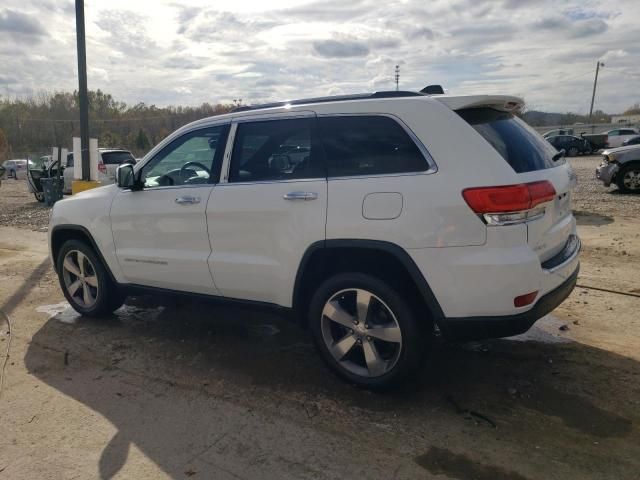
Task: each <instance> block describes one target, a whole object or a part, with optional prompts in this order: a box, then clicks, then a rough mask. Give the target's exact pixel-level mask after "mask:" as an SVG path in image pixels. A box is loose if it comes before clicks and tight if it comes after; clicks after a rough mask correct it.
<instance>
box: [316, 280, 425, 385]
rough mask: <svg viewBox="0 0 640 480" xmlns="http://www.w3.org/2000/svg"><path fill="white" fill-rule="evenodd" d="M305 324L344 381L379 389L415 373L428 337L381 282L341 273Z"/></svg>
mask: <svg viewBox="0 0 640 480" xmlns="http://www.w3.org/2000/svg"><path fill="white" fill-rule="evenodd" d="M309 322H310V327H311V331H312V333H313V337H314V341H315V344H316V347H317V348H318V350H319V352H320V354H321V356H322V358H323V360H324V361H325V362H326V364H327V365H328V366H329V367H330V368H331V369H332V370H333V371H334V372H335V373H337V374H338V375H339V376H340V377H342V378H343V379H345V380H347V381H349V382H351V383H354V384H357V385H359V386H363V387H368V388H374V389H382V388H388V387H390V386H393V385H396V384H398V383H400V382H402V381H404V380H406V379H407V378H408V377H409V376H410V375H411V374H414V373H416V372H417V371H418V370H419V366H420V364H421V362H422V359H423V353H424V351H425V350H426V349H427V347H428V341H427V340H428V337H427V336H425V335H424V333H423V331H422V329H421V328H419V325H418V322H417V319H416V315H415V312H414V311H413V309H412V308H411V307H410V305H409V303H408V302H407V301H406V300H405V299H404V298H402V297H401V296H400V295H399V294H398V293H397V292H396V291H395V290H393V289H392V288H391V287H389V286H388V285H387V284H386V283H384V282H382V281H381V280H379V279H377V278H375V277H372V276H369V275H364V274H360V273H342V274H338V275H336V276H334V277H331V278H329V279H328V280H326V281H325V282H324V283H323V284H322V285H321V286H320V288H318V290H317V291H316V293H315V294H314V296H313V299H312V300H311V305H310V309H309Z"/></svg>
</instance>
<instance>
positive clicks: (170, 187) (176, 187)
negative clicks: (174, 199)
mask: <svg viewBox="0 0 640 480" xmlns="http://www.w3.org/2000/svg"><path fill="white" fill-rule="evenodd" d="M215 186H216V184H215V183H196V184H192V185H162V186H159V187H146V188H143V189H142V190H136V191H133V190H131V189H129V188H125V189H122V188H121V189H120V193H136V194H137V193H142V192H156V191H160V190H179V189H183V188H205V187H206V188H213V187H215Z"/></svg>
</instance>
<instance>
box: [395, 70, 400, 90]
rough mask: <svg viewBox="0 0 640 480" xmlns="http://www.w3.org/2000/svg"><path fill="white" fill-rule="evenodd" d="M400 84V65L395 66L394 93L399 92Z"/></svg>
mask: <svg viewBox="0 0 640 480" xmlns="http://www.w3.org/2000/svg"><path fill="white" fill-rule="evenodd" d="M399 84H400V65H396V92H397V91H398V90H399V88H398V87H399Z"/></svg>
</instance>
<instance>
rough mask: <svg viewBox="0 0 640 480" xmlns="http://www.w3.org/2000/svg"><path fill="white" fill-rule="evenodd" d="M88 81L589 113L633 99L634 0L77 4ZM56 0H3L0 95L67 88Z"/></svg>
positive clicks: (181, 98) (173, 91)
mask: <svg viewBox="0 0 640 480" xmlns="http://www.w3.org/2000/svg"><path fill="white" fill-rule="evenodd" d="M85 16H86V32H87V65H88V84H89V88H90V89H92V90H95V89H101V90H103V91H105V92H108V93H111V94H112V95H113V96H114V97H115V98H116V99H118V100H121V101H125V102H127V103H130V104H135V103H138V102H145V103H147V104H156V105H162V106H164V105H197V104H200V103H202V102H209V103H219V102H222V103H231V101H232V100H233V99H242V102H243V103H245V104H250V103H261V102H267V101H276V100H287V99H293V98H305V97H313V96H322V95H334V94H348V93H358V92H372V91H379V90H392V89H395V84H394V68H395V65H399V66H400V89H402V90H419V89H421V88H423V87H424V86H426V85H429V84H441V85H442V86H443V87H444V88H445V89H446V91H447V93H450V94H481V93H498V94H513V95H519V96H522V97H523V98H524V99H525V101H526V102H527V107H528V108H529V109H536V110H545V111H554V112H566V111H572V112H576V113H588V111H589V103H590V101H591V91H592V87H593V78H594V74H595V68H596V62H597V61H598V60H601V61H602V62H604V64H605V66H604V67H603V68H602V69H601V70H600V76H599V81H598V91H597V95H596V102H595V109H602V110H604V111H606V112H609V113H616V112H621V111H623V110H625V109H626V108H628V107H629V106H631V105H633V104H634V103H637V102H640V21H638V20H639V19H640V0H616V1H611V0H599V1H592V0H577V1H574V0H567V1H562V0H529V1H528V0H493V1H481V0H430V1H425V0H416V1H413V0H326V1H289V0H273V1H270V0H262V1H251V0H233V1H230V0H226V1H218V0H205V1H201V0H183V1H177V0H169V1H162V0H155V1H146V0H88V1H86V2H85ZM77 85H78V80H77V57H76V37H75V10H74V3H73V1H69V0H2V3H1V4H0V95H3V96H7V95H8V96H10V97H16V96H20V97H23V96H27V95H33V94H37V93H38V92H39V91H43V90H46V91H60V90H65V91H72V90H74V89H77Z"/></svg>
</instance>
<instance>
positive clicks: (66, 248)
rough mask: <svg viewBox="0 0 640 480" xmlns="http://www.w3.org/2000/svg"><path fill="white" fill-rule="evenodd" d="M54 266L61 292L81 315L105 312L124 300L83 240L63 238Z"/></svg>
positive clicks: (95, 314)
mask: <svg viewBox="0 0 640 480" xmlns="http://www.w3.org/2000/svg"><path fill="white" fill-rule="evenodd" d="M56 270H57V272H58V278H59V280H60V286H61V287H62V292H63V293H64V296H65V297H66V299H67V301H68V302H69V304H70V305H71V306H72V307H73V309H74V310H75V311H76V312H78V313H80V314H82V315H87V316H90V317H100V316H104V315H108V314H110V313H112V312H113V311H114V310H116V309H118V308H120V307H121V306H122V304H123V303H124V296H123V295H122V294H121V293H120V292H119V291H118V288H117V285H115V284H114V282H113V281H112V280H111V278H110V277H109V274H108V273H107V270H106V268H105V266H104V265H103V264H102V261H101V260H100V258H99V257H98V255H97V254H96V252H95V251H94V250H93V248H91V247H90V246H89V245H88V244H86V243H85V242H82V241H79V240H68V241H66V242H65V243H64V244H63V245H62V247H61V248H60V252H59V253H58V259H57V262H56Z"/></svg>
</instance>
